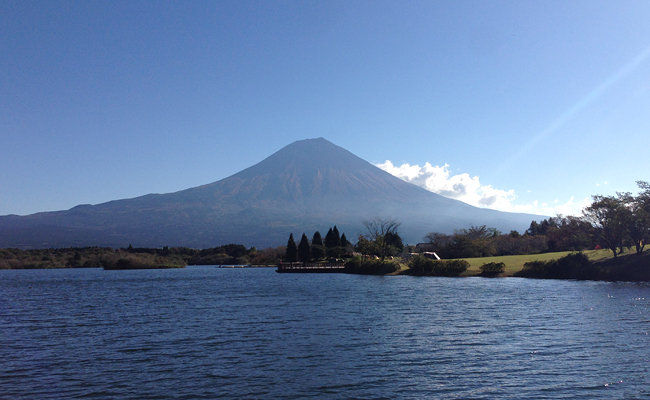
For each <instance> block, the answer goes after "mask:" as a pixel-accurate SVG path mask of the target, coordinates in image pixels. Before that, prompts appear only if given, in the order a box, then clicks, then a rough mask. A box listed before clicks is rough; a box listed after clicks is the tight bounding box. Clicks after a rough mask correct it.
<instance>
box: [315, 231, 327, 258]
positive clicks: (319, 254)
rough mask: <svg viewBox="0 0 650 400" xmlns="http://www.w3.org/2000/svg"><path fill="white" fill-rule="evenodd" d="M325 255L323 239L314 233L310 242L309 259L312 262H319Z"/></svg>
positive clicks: (317, 233) (318, 233)
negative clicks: (312, 260)
mask: <svg viewBox="0 0 650 400" xmlns="http://www.w3.org/2000/svg"><path fill="white" fill-rule="evenodd" d="M325 253H326V252H325V246H323V238H322V237H321V235H320V232H318V231H316V232H315V233H314V237H313V238H312V240H311V258H312V259H314V260H320V259H321V258H325Z"/></svg>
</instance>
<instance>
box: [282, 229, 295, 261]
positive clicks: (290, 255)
mask: <svg viewBox="0 0 650 400" xmlns="http://www.w3.org/2000/svg"><path fill="white" fill-rule="evenodd" d="M284 258H285V260H286V261H288V262H296V261H298V248H297V247H296V242H295V241H294V240H293V233H291V234H290V235H289V241H288V242H287V253H286V255H285V257H284Z"/></svg>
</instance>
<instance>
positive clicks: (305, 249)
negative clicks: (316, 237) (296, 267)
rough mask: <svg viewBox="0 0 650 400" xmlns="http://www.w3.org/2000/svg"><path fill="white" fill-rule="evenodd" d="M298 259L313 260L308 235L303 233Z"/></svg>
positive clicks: (303, 260)
mask: <svg viewBox="0 0 650 400" xmlns="http://www.w3.org/2000/svg"><path fill="white" fill-rule="evenodd" d="M298 259H299V260H300V261H302V262H304V263H306V262H309V261H310V260H311V251H310V250H309V239H307V235H305V234H304V233H303V234H302V238H301V239H300V244H299V245H298Z"/></svg>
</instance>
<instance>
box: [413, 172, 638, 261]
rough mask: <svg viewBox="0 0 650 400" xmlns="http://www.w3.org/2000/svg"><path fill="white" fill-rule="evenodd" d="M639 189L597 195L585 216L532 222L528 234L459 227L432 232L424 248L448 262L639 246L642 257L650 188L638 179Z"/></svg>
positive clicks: (616, 250) (481, 227)
mask: <svg viewBox="0 0 650 400" xmlns="http://www.w3.org/2000/svg"><path fill="white" fill-rule="evenodd" d="M637 185H638V186H639V188H640V192H639V194H638V195H636V196H634V195H632V194H631V193H629V192H626V193H617V194H616V195H614V196H602V195H595V196H592V199H593V201H592V203H591V205H589V206H588V207H586V208H585V209H584V210H583V212H582V216H580V217H575V216H566V217H565V216H562V215H558V216H556V217H550V218H548V219H544V220H542V221H541V222H537V221H532V222H531V224H530V227H529V228H528V229H527V230H526V231H525V232H524V233H523V234H520V233H519V232H517V231H510V233H507V234H504V233H503V232H500V231H499V230H497V229H495V228H489V227H487V226H486V225H482V226H471V227H470V228H468V229H457V230H455V231H454V233H453V234H451V235H449V234H444V233H440V232H430V233H428V234H427V235H426V236H425V237H424V240H425V243H426V246H425V250H428V251H433V252H436V253H437V254H439V255H441V256H442V257H443V258H473V257H489V256H505V255H518V254H536V253H543V252H549V251H552V252H555V251H580V250H584V249H593V248H598V247H601V248H606V249H610V250H611V251H612V252H613V253H614V257H616V256H617V255H618V254H620V253H622V252H623V249H624V248H625V247H633V246H634V247H635V249H636V252H637V254H641V253H642V252H643V249H644V246H645V244H646V242H647V240H648V238H649V237H650V184H648V183H647V182H644V181H638V182H637Z"/></svg>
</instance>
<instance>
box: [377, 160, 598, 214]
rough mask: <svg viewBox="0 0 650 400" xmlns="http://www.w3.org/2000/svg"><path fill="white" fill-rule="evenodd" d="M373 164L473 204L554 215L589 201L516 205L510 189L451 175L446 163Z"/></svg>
mask: <svg viewBox="0 0 650 400" xmlns="http://www.w3.org/2000/svg"><path fill="white" fill-rule="evenodd" d="M376 165H377V167H379V168H381V169H383V170H384V171H386V172H388V173H390V174H391V175H394V176H396V177H398V178H400V179H403V180H405V181H406V182H410V183H413V184H415V185H417V186H420V187H423V188H425V189H427V190H429V191H431V192H434V193H437V194H440V195H442V196H445V197H449V198H452V199H456V200H460V201H463V202H465V203H468V204H471V205H473V206H476V207H482V208H490V209H494V210H500V211H510V212H519V213H531V214H541V215H550V216H553V215H556V214H562V215H580V214H581V211H582V208H583V207H586V206H587V205H589V204H590V201H589V198H585V199H583V200H582V201H578V202H576V201H575V199H574V198H573V197H571V198H570V199H569V200H568V201H567V202H566V203H563V204H561V203H560V201H559V200H557V199H556V200H555V201H554V202H553V205H549V204H547V203H545V202H542V203H541V205H540V204H539V202H538V201H537V200H535V201H534V202H532V203H530V204H516V203H515V200H516V198H517V196H516V194H515V191H514V190H513V189H510V190H502V189H495V188H493V187H492V186H491V185H481V182H480V180H479V177H478V176H474V177H471V176H470V175H469V174H466V173H463V174H458V175H452V174H451V173H450V171H449V165H447V164H445V165H443V166H442V167H441V166H437V165H436V166H433V165H431V164H430V163H428V162H427V163H426V164H424V166H422V167H420V166H419V165H417V164H416V165H410V164H407V163H404V164H402V165H400V166H395V165H393V163H392V162H391V161H390V160H386V162H384V163H381V164H376ZM529 192H530V191H529Z"/></svg>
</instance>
